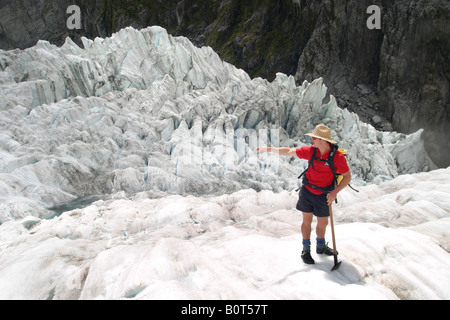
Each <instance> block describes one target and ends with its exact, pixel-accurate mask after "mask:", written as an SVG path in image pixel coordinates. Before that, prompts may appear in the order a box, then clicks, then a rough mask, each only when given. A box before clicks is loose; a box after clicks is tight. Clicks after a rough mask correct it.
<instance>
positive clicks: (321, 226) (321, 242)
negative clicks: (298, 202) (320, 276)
mask: <svg viewBox="0 0 450 320" xmlns="http://www.w3.org/2000/svg"><path fill="white" fill-rule="evenodd" d="M327 225H328V217H317V225H316V234H317V246H316V253H319V254H326V255H333V251H332V250H331V249H330V248H328V246H327V244H326V243H325V231H326V229H327Z"/></svg>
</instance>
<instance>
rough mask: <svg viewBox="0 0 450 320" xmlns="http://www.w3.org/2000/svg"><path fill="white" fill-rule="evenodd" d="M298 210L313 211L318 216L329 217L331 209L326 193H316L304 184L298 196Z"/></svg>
mask: <svg viewBox="0 0 450 320" xmlns="http://www.w3.org/2000/svg"><path fill="white" fill-rule="evenodd" d="M297 210H300V211H302V212H312V213H313V214H314V215H315V216H316V217H329V216H330V209H329V207H328V202H327V195H326V194H324V193H323V194H319V195H317V194H314V193H312V192H311V191H309V190H308V189H306V187H305V186H302V188H301V189H300V192H299V196H298V202H297Z"/></svg>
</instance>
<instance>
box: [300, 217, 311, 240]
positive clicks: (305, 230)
mask: <svg viewBox="0 0 450 320" xmlns="http://www.w3.org/2000/svg"><path fill="white" fill-rule="evenodd" d="M302 214H303V223H302V236H303V239H304V240H306V239H310V237H311V225H312V221H313V214H312V212H302Z"/></svg>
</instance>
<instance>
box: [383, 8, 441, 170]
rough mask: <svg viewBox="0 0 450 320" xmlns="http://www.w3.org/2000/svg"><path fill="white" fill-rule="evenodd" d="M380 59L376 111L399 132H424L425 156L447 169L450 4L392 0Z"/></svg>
mask: <svg viewBox="0 0 450 320" xmlns="http://www.w3.org/2000/svg"><path fill="white" fill-rule="evenodd" d="M383 28H385V29H386V30H388V31H389V32H385V36H384V40H383V45H382V47H381V56H380V63H381V65H380V67H381V72H380V79H379V82H378V91H379V93H380V106H381V107H382V110H383V112H384V114H386V116H387V117H388V118H389V119H390V120H391V121H392V123H393V126H394V128H396V129H397V130H398V131H401V132H406V133H409V132H412V131H416V130H417V129H419V128H425V133H424V139H425V142H426V147H427V151H428V152H429V154H430V156H431V157H432V159H433V160H434V161H435V163H436V164H437V165H438V166H441V167H445V166H448V165H450V143H449V139H448V137H449V136H450V126H449V123H450V85H449V83H450V63H449V61H450V2H449V1H445V0H442V1H441V0H436V1H393V2H392V6H391V7H390V8H389V10H386V15H385V22H384V24H383Z"/></svg>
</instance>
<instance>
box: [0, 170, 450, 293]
mask: <svg viewBox="0 0 450 320" xmlns="http://www.w3.org/2000/svg"><path fill="white" fill-rule="evenodd" d="M359 190H360V192H359V193H355V192H353V191H352V190H351V189H349V188H346V189H344V190H343V191H342V192H340V193H339V197H340V201H339V203H338V204H337V205H335V206H334V209H335V210H333V212H334V214H335V222H336V225H335V233H336V241H337V248H338V251H339V259H340V260H341V261H342V265H341V267H340V268H339V270H338V271H335V272H330V269H331V267H332V266H333V259H332V257H323V256H315V259H316V265H314V266H312V267H311V266H309V265H305V264H303V263H302V262H301V259H300V252H301V251H300V250H301V233H300V228H301V214H300V213H299V212H298V211H297V210H296V209H295V203H296V201H297V198H298V197H297V194H296V193H295V192H293V191H292V192H288V191H281V192H277V193H275V192H273V191H268V190H263V191H260V192H256V191H255V190H251V189H247V190H240V191H238V192H235V193H232V194H223V195H218V196H205V197H194V196H179V195H172V196H167V197H161V198H158V199H149V198H148V196H147V193H146V192H141V193H138V194H136V195H134V196H133V197H132V198H131V199H110V200H98V201H96V202H94V203H93V204H91V205H90V206H88V207H86V208H83V209H75V210H71V211H66V212H64V213H63V214H61V215H60V216H58V217H56V218H54V219H51V220H46V219H39V218H36V217H30V216H29V217H25V218H24V219H17V220H15V221H14V220H11V221H6V222H5V223H3V224H2V225H0V253H1V254H0V299H40V300H43V299H138V300H141V299H189V300H193V299H207V300H209V299H229V300H238V299H247V300H248V299H261V300H273V299H286V300H295V299H320V300H323V299H339V300H341V299H357V300H360V299H371V300H373V299H414V300H422V299H443V300H446V299H449V298H450V285H449V284H450V267H449V266H450V255H449V250H450V197H449V193H450V168H447V169H439V170H433V171H431V172H426V173H419V174H412V175H401V176H398V177H396V178H394V179H392V180H390V181H386V182H383V183H380V184H379V185H376V184H368V185H366V186H361V187H360V188H359ZM326 238H327V239H331V235H330V228H328V229H327V233H326ZM313 245H314V244H313ZM324 288H326V290H324Z"/></svg>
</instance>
